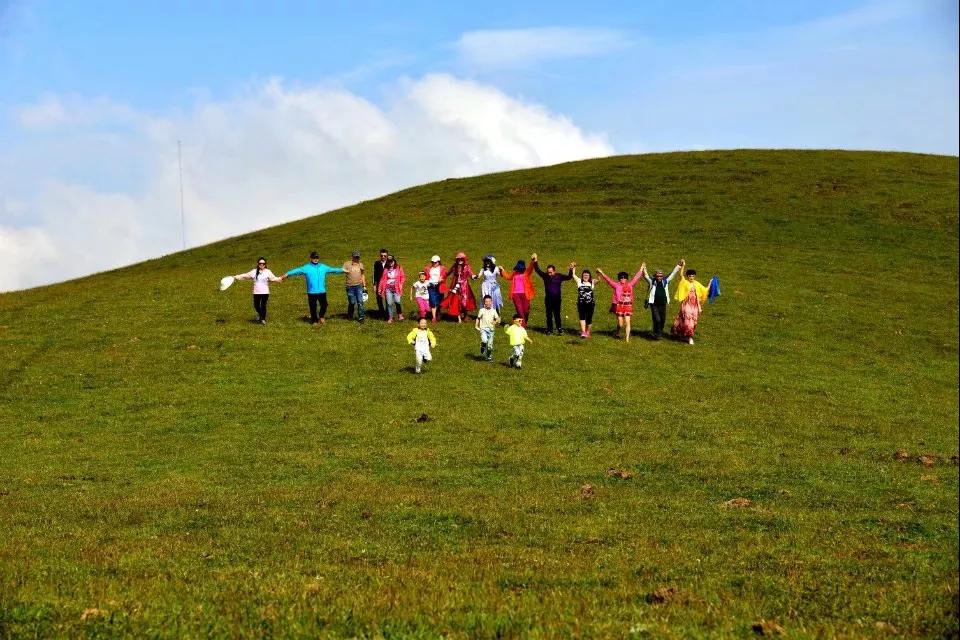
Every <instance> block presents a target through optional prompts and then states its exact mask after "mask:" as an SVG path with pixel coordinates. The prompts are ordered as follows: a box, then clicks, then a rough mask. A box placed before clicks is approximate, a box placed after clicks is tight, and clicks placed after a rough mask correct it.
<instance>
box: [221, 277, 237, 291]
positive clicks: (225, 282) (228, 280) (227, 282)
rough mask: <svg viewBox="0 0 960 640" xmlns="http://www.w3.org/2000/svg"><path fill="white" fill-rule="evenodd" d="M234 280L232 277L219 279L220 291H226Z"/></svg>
mask: <svg viewBox="0 0 960 640" xmlns="http://www.w3.org/2000/svg"><path fill="white" fill-rule="evenodd" d="M235 280H236V278H234V277H233V276H223V277H222V278H220V291H226V290H227V289H229V288H230V285H232V284H233V283H234V281H235Z"/></svg>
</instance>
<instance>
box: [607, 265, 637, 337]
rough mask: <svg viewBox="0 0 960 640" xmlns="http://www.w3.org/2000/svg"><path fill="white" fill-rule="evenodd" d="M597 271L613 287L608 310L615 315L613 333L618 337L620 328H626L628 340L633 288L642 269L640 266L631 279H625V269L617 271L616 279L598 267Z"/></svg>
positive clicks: (627, 275)
mask: <svg viewBox="0 0 960 640" xmlns="http://www.w3.org/2000/svg"><path fill="white" fill-rule="evenodd" d="M597 273H599V274H600V277H601V278H603V279H604V280H605V281H606V283H607V284H608V285H610V287H611V288H612V289H613V304H612V305H611V307H610V311H612V312H613V313H615V314H616V315H617V333H616V334H615V335H616V337H618V338H619V337H620V329H621V328H624V329H626V333H625V338H626V341H627V342H630V317H631V316H632V315H633V288H634V287H635V286H637V283H638V282H639V281H640V278H641V277H642V276H643V269H642V268H641V270H640V271H637V274H636V275H635V276H633V279H632V280H627V278H628V277H629V274H627V272H626V271H621V272H620V273H618V274H617V280H616V281H614V280H612V279H611V278H610V276H608V275H607V274H605V273H604V272H603V271H602V270H600V269H597Z"/></svg>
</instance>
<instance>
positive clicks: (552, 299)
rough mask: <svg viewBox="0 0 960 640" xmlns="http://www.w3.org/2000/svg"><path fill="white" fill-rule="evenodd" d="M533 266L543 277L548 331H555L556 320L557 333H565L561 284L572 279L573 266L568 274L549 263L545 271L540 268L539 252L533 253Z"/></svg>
mask: <svg viewBox="0 0 960 640" xmlns="http://www.w3.org/2000/svg"><path fill="white" fill-rule="evenodd" d="M532 259H533V268H534V269H535V270H536V272H537V275H538V276H540V277H541V278H542V279H543V288H544V289H545V291H546V295H545V296H544V301H545V304H546V305H547V333H553V325H554V322H556V325H557V335H560V334H562V333H563V325H562V324H561V321H560V285H562V284H563V283H564V281H565V280H570V279H571V278H573V267H571V268H570V271H568V272H567V274H566V275H563V274H560V273H557V268H556V267H555V266H553V265H552V264H548V265H547V270H546V271H544V270H543V269H541V268H540V262H539V261H538V260H537V254H533V256H532Z"/></svg>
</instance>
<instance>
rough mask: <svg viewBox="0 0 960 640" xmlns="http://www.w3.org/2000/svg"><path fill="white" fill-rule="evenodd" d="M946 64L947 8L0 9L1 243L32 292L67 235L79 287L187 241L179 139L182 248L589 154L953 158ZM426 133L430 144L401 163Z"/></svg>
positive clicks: (250, 5)
mask: <svg viewBox="0 0 960 640" xmlns="http://www.w3.org/2000/svg"><path fill="white" fill-rule="evenodd" d="M957 74H958V63H957V8H956V3H955V2H945V1H941V0H915V1H912V2H908V1H903V0H882V1H866V2H791V1H784V2H769V1H759V0H758V1H754V2H745V1H727V2H666V1H651V2H602V1H594V2H590V3H583V2H569V3H564V2H516V1H514V2H497V1H492V2H491V1H487V2H483V3H448V2H443V3H441V2H422V1H421V2H405V3H394V2H365V1H353V2H281V3H262V2H231V3H226V2H211V3H199V2H185V1H174V2H165V3H131V2H107V1H99V2H93V3H81V2H65V1H61V2H44V1H30V0H23V1H17V0H13V1H8V2H6V3H4V1H3V0H0V87H2V91H0V145H2V147H3V150H2V151H0V250H8V249H10V250H13V249H12V247H13V248H19V249H17V250H18V251H20V252H21V253H22V254H23V260H24V261H25V264H27V265H28V267H29V268H28V267H25V268H24V271H25V273H24V275H23V276H22V277H21V278H19V279H15V286H30V285H33V284H37V283H38V282H45V281H49V280H50V279H51V278H55V277H58V276H62V275H63V274H62V273H57V274H44V273H40V271H38V268H37V267H36V266H33V265H30V261H31V258H30V255H38V256H43V255H46V254H47V253H48V254H57V255H62V254H60V253H59V251H60V249H58V248H57V247H58V246H59V244H60V243H61V242H62V238H59V237H58V236H57V232H56V229H58V228H59V229H64V228H69V229H70V234H71V236H70V237H76V234H77V233H82V232H84V231H87V232H88V236H89V237H90V240H89V243H90V244H91V245H95V244H96V242H97V240H96V239H97V238H111V239H110V241H109V243H108V245H107V246H109V247H111V248H112V249H113V250H112V251H110V252H104V251H102V250H101V251H96V250H94V249H95V247H91V250H90V251H87V252H84V253H82V254H78V255H77V256H76V257H75V262H76V263H77V265H78V266H77V268H76V270H75V273H74V272H71V273H70V274H68V275H77V274H79V273H86V272H89V271H93V270H96V269H102V268H107V267H112V266H117V265H118V264H123V263H124V262H129V261H134V260H138V259H142V258H144V257H149V256H151V255H157V254H159V253H164V252H167V251H170V250H174V249H176V248H177V244H178V242H179V241H181V240H182V239H178V238H175V237H173V236H172V235H170V234H167V233H165V232H161V230H160V229H158V228H152V227H150V223H149V222H148V220H151V219H155V218H157V217H158V216H160V217H162V216H163V215H165V212H166V210H167V209H169V208H170V206H171V203H170V201H169V191H170V186H171V185H170V184H169V182H170V166H171V165H170V163H171V157H172V156H171V155H170V153H171V149H173V153H174V154H175V145H176V140H178V139H181V140H183V147H184V161H185V162H184V163H185V167H184V173H185V181H186V182H188V184H187V185H186V190H187V192H188V196H190V198H191V199H192V200H191V202H190V209H191V210H192V215H191V218H190V234H189V235H190V238H189V240H188V243H189V244H191V245H192V244H197V243H200V242H206V241H209V240H213V239H216V238H217V237H223V236H225V235H231V234H233V233H239V232H242V231H246V230H248V229H250V228H254V227H262V226H267V225H269V224H274V223H276V222H280V221H283V220H288V219H293V218H297V217H302V216H304V215H309V214H311V213H314V212H316V211H322V210H325V209H327V208H330V207H333V206H338V205H341V204H347V203H349V202H353V201H355V200H359V199H362V198H365V197H370V196H372V195H377V194H380V193H385V192H387V191H390V190H393V189H396V188H400V187H403V186H407V185H409V184H416V183H419V182H424V181H428V180H432V179H437V178H441V177H446V176H447V175H468V174H470V173H478V172H483V171H491V170H498V169H509V168H514V167H519V166H531V165H536V164H549V163H551V162H556V161H562V160H567V159H572V158H577V157H589V156H591V155H607V154H610V153H634V152H645V151H669V150H680V149H700V148H735V147H776V148H783V147H806V148H811V147H812V148H819V147H830V148H858V149H889V150H905V151H918V152H930V153H945V154H953V155H956V154H957V152H958V126H957V121H958V102H957V89H958V87H957ZM424 138H430V139H432V140H436V141H437V144H436V145H435V146H434V147H430V145H427V148H426V149H421V148H420V145H417V144H414V145H413V147H414V148H412V149H410V148H409V146H408V156H407V157H404V155H403V148H402V147H401V146H399V145H401V144H405V143H406V144H408V143H409V140H414V141H417V140H423V139H424ZM304 140H309V141H311V143H310V144H309V145H307V144H305V143H304V142H303V141H304ZM441 141H442V144H441V143H440V142H441ZM307 147H309V148H307ZM225 158H226V159H227V160H226V161H224V159H225ZM249 176H259V178H257V179H253V180H249V179H248V177H249ZM317 176H320V177H321V179H320V180H318V181H316V182H318V183H319V184H320V185H321V186H323V187H326V188H322V189H316V190H314V191H311V189H310V188H307V187H304V189H303V190H302V195H301V197H300V198H290V197H289V195H287V194H279V193H277V192H274V191H272V189H277V190H280V189H283V190H285V191H288V192H289V191H290V190H291V189H294V190H296V188H297V185H298V184H300V182H298V180H302V181H304V182H306V181H311V180H313V178H315V177H317ZM248 182H250V183H252V186H250V187H249V190H248V191H247V192H245V193H243V194H242V195H241V196H240V197H238V198H237V199H236V200H232V199H231V198H232V196H231V195H230V191H231V185H233V184H237V183H248ZM201 185H213V186H210V187H209V188H205V187H203V186H201ZM272 185H276V186H275V187H273V186H272ZM331 185H336V188H335V189H334V188H331ZM351 185H352V187H353V188H351ZM244 188H245V189H246V188H247V187H244ZM218 189H219V190H218ZM278 201H280V202H279V204H277V205H276V206H274V205H273V204H272V203H275V202H278ZM104 207H109V208H110V211H111V213H109V214H102V213H101V211H102V210H103V208H104ZM244 207H246V209H244ZM53 209H57V210H58V211H53ZM64 209H66V210H67V211H68V212H70V211H73V212H75V215H72V217H70V219H69V220H68V221H66V222H67V224H65V221H64V216H68V215H70V213H64ZM240 209H243V210H242V211H240ZM227 211H230V213H229V215H228V214H227V213H226V212H227ZM238 211H239V213H238ZM105 217H106V218H107V221H106V222H104V218H105ZM114 236H116V237H114ZM118 246H119V247H122V249H121V250H116V249H115V248H116V247H118ZM24 247H26V248H24ZM45 252H46V253H45ZM105 253H109V255H105ZM28 254H29V255H28Z"/></svg>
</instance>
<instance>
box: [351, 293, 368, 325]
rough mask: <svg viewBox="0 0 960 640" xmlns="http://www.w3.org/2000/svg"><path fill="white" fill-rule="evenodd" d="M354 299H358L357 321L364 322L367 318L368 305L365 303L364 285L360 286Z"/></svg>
mask: <svg viewBox="0 0 960 640" xmlns="http://www.w3.org/2000/svg"><path fill="white" fill-rule="evenodd" d="M353 297H354V298H356V299H357V320H358V321H359V322H363V321H364V320H365V319H366V317H367V305H366V303H364V301H363V285H362V284H358V285H357V286H356V291H355V292H354V294H353Z"/></svg>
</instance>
